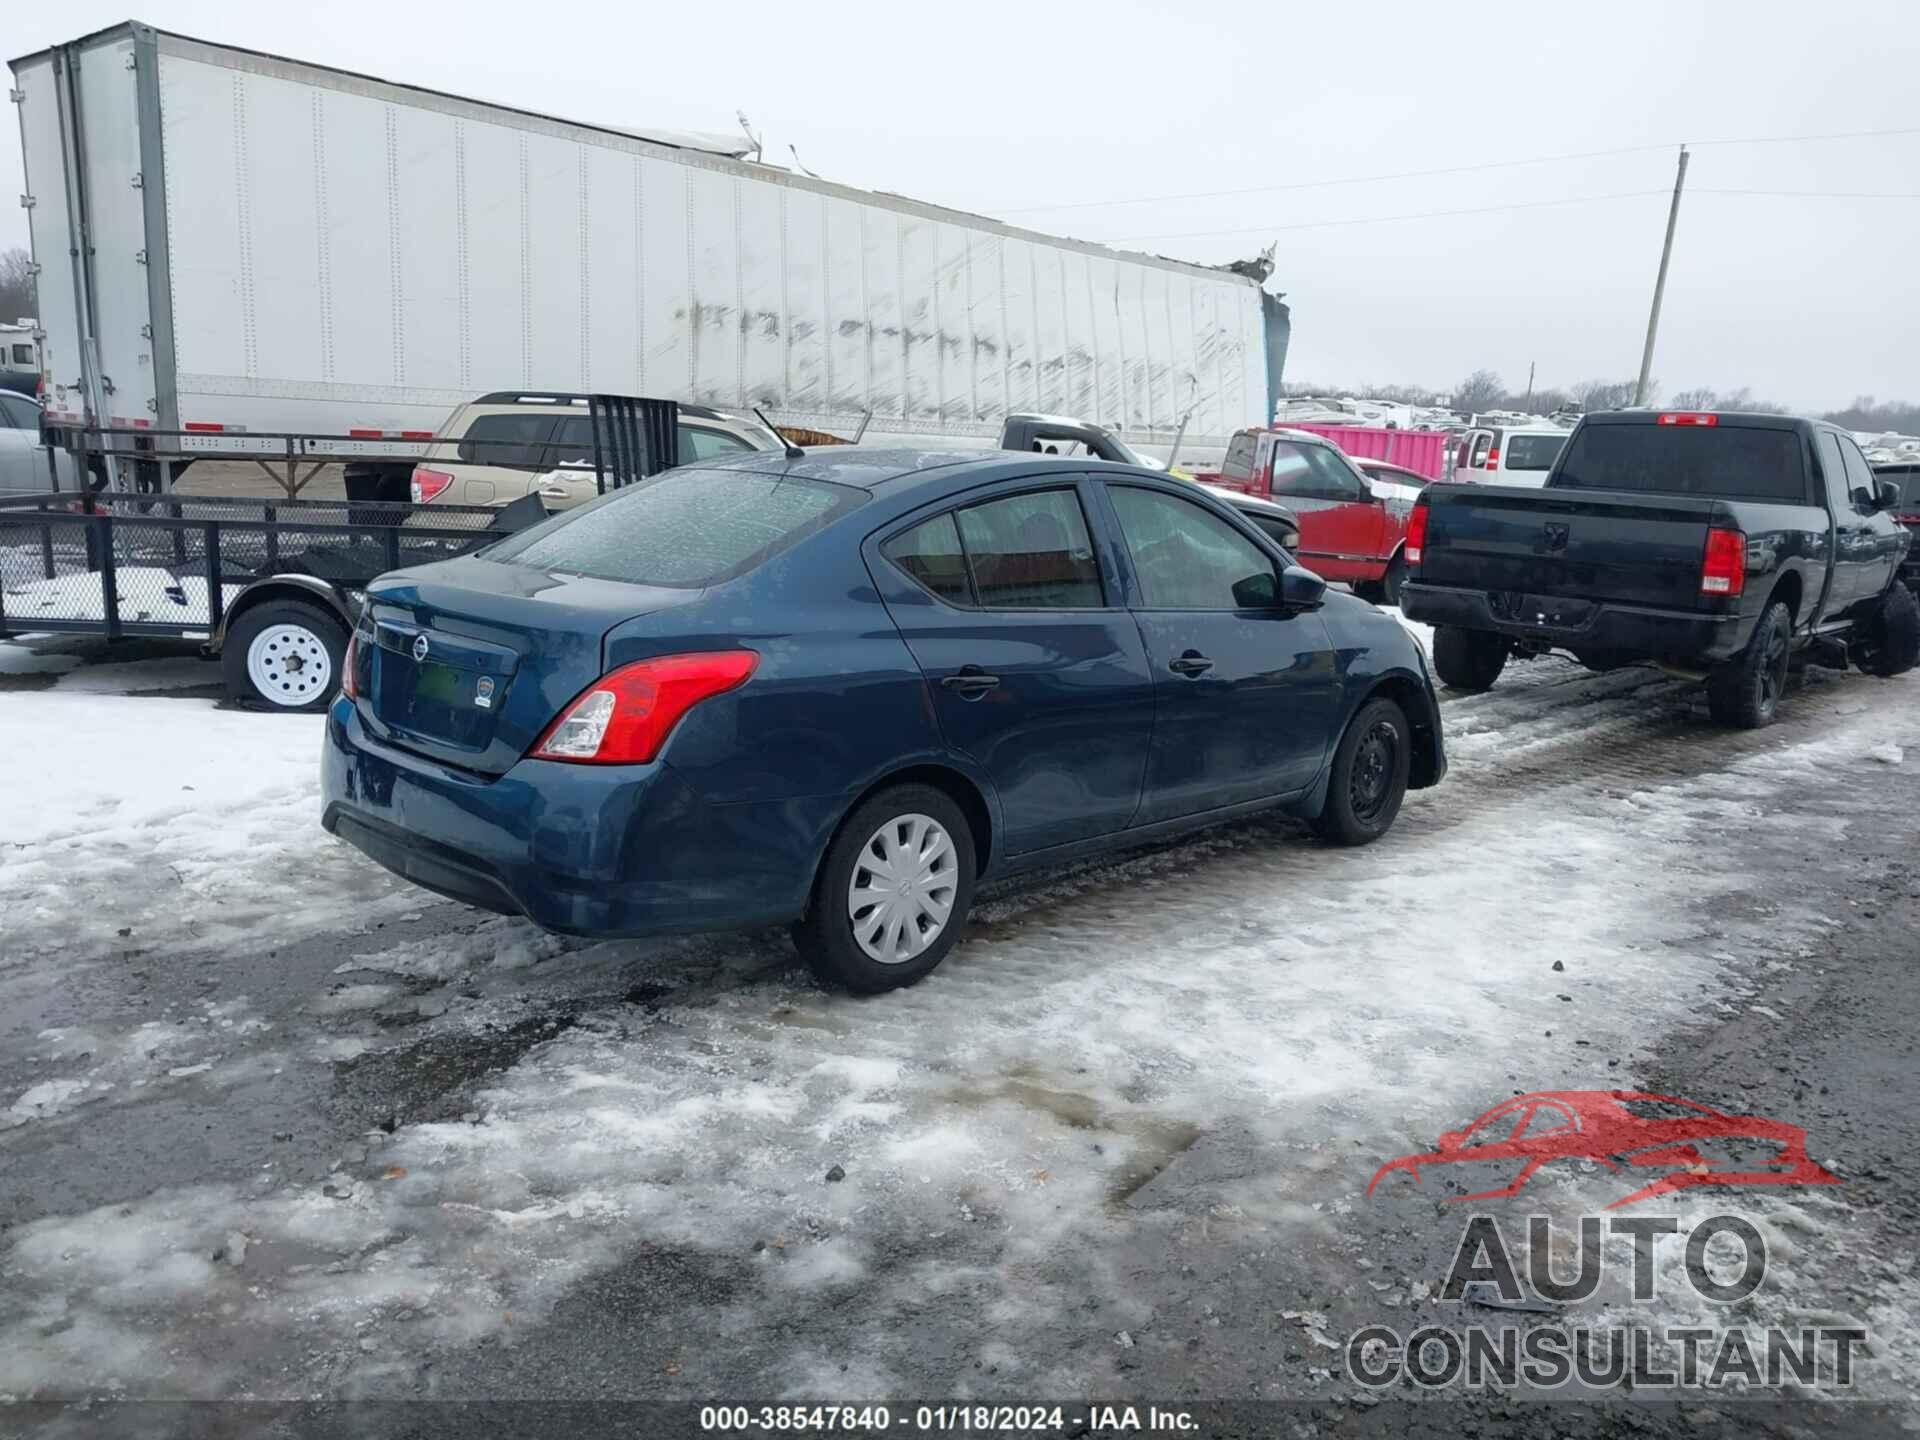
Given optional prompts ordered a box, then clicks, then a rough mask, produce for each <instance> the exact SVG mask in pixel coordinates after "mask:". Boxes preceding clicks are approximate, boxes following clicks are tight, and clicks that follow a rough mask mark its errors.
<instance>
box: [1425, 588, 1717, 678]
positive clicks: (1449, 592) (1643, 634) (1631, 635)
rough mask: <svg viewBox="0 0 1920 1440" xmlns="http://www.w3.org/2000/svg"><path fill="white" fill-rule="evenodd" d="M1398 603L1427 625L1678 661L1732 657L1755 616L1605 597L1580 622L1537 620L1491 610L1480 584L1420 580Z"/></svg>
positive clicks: (1550, 644)
mask: <svg viewBox="0 0 1920 1440" xmlns="http://www.w3.org/2000/svg"><path fill="white" fill-rule="evenodd" d="M1400 609H1401V612H1402V613H1403V614H1404V615H1406V617H1407V618H1408V619H1409V620H1418V621H1420V622H1421V623H1422V624H1426V625H1453V626H1457V627H1458V628H1460V629H1462V630H1481V631H1487V632H1490V633H1492V634H1495V635H1505V636H1507V637H1508V638H1510V639H1513V640H1520V641H1525V642H1527V643H1530V644H1533V645H1540V646H1552V647H1555V648H1558V649H1563V650H1573V651H1576V652H1578V651H1589V652H1598V651H1610V652H1616V653H1620V654H1626V655H1632V656H1637V657H1643V658H1645V659H1649V660H1669V661H1676V662H1681V663H1687V662H1701V661H1705V662H1709V663H1711V662H1715V661H1720V660H1727V659H1731V658H1732V657H1733V656H1735V655H1737V654H1739V653H1740V651H1741V650H1742V649H1743V648H1744V647H1745V646H1746V643H1747V638H1748V636H1749V634H1750V633H1751V631H1752V628H1753V621H1752V620H1751V619H1750V618H1748V617H1746V616H1743V615H1708V614H1702V613H1701V612H1699V611H1696V610H1655V609H1650V608H1643V607H1641V606H1636V605H1614V604H1609V603H1606V602H1604V601H1603V602H1600V603H1598V604H1595V605H1593V607H1592V608H1591V610H1589V611H1588V612H1587V613H1586V615H1585V617H1584V618H1583V620H1582V622H1581V623H1580V624H1578V625H1556V624H1552V623H1537V622H1535V621H1532V620H1527V619H1521V618H1518V617H1514V618H1508V617H1506V616H1502V615H1498V614H1495V613H1494V609H1493V606H1492V603H1491V599H1490V597H1489V596H1488V594H1487V592H1485V591H1484V590H1464V589H1459V588H1456V587H1454V586H1451V585H1422V584H1420V583H1419V582H1418V581H1409V582H1408V583H1407V584H1406V585H1404V586H1402V587H1401V590H1400Z"/></svg>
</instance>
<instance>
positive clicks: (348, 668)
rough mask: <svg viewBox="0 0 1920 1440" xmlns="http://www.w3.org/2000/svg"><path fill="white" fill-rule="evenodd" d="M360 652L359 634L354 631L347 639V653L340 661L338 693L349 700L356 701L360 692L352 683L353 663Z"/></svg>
mask: <svg viewBox="0 0 1920 1440" xmlns="http://www.w3.org/2000/svg"><path fill="white" fill-rule="evenodd" d="M359 651H360V632H359V631H357V630H356V631H354V633H353V634H351V635H349V636H348V637H347V653H346V655H345V656H344V657H343V658H342V659H341V661H340V693H341V694H342V695H344V696H346V697H347V699H349V700H358V699H359V698H360V691H359V688H358V687H357V686H355V685H354V683H353V662H354V660H355V659H356V658H357V656H358V655H359Z"/></svg>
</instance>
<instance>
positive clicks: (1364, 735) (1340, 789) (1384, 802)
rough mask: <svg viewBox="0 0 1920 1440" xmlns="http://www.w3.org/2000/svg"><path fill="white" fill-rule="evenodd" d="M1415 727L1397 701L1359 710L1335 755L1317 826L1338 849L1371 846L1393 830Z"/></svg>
mask: <svg viewBox="0 0 1920 1440" xmlns="http://www.w3.org/2000/svg"><path fill="white" fill-rule="evenodd" d="M1412 760H1413V727H1412V726H1411V725H1409V724H1408V723H1407V716H1406V712H1405V711H1403V710H1402V709H1401V708H1400V707H1399V706H1398V705H1396V704H1394V703H1393V701H1391V700H1388V699H1385V698H1381V699H1377V700H1369V701H1368V702H1367V703H1366V704H1364V705H1362V706H1361V707H1360V712H1359V713H1358V714H1357V715H1355V716H1354V717H1353V719H1352V721H1351V722H1350V723H1349V724H1348V725H1347V733H1346V734H1344V735H1342V736H1341V737H1340V747H1339V749H1337V750H1335V751H1334V752H1333V771H1332V773H1331V774H1330V775H1329V776H1328V777H1327V798H1326V801H1325V803H1324V804H1323V805H1322V806H1321V808H1320V813H1319V814H1318V815H1317V816H1315V817H1314V821H1313V828H1314V830H1315V831H1317V832H1318V833H1319V835H1320V836H1321V838H1322V839H1325V840H1329V841H1331V842H1332V843H1334V844H1335V845H1371V844H1372V843H1373V842H1374V841H1375V840H1378V839H1379V838H1380V837H1381V836H1382V835H1384V834H1386V833H1387V831H1389V830H1391V829H1392V828H1393V820H1394V817H1395V816H1396V815H1398V814H1399V813H1400V802H1401V801H1402V800H1404V799H1406V795H1407V769H1408V766H1409V765H1410V764H1411V763H1412Z"/></svg>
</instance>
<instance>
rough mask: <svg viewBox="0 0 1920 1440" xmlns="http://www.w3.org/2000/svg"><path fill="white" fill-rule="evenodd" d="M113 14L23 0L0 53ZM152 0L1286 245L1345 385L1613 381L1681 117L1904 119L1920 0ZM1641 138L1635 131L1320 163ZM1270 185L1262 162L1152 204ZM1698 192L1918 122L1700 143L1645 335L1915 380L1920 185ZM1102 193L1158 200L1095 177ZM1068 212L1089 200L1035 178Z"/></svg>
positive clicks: (1837, 384)
mask: <svg viewBox="0 0 1920 1440" xmlns="http://www.w3.org/2000/svg"><path fill="white" fill-rule="evenodd" d="M128 9H129V6H128V4H127V0H111V3H108V4H95V3H91V0H67V3H65V4H62V5H58V6H44V5H36V6H27V5H24V4H12V5H9V6H8V7H7V12H8V13H7V14H6V15H5V17H4V18H0V48H4V50H5V52H6V54H7V55H8V56H9V57H11V56H16V55H20V54H23V53H26V52H29V51H32V50H35V49H38V48H40V47H42V46H45V45H47V44H51V43H55V42H59V41H64V40H69V39H73V38H76V37H77V36H79V35H80V34H82V33H85V32H86V31H88V30H92V29H96V28H100V27H102V26H106V25H109V24H113V23H115V22H117V21H120V20H123V19H126V18H127V10H128ZM144 10H145V13H144V14H142V15H140V16H139V17H138V18H141V19H144V20H146V21H148V22H149V23H152V24H154V25H157V26H160V27H162V28H164V29H172V30H177V31H180V32H183V33H185V34H188V35H194V36H198V37H200V38H203V39H208V40H215V41H222V42H226V43H230V44H235V45H244V46H249V47H252V48H256V49H261V50H268V51H272V52H275V53H279V54H283V55H289V56H293V57H295V58H298V59H302V60H309V61H314V62H316V63H320V64H328V65H336V66H340V67H343V68H345V69H350V70H359V71H364V72H367V73H370V74H373V75H377V76H381V77H383V78H388V79H393V80H399V81H405V82H410V83H414V84H421V85H426V86H430V87H432V88H435V89H442V90H448V91H452V92H454V93H456V94H463V95H470V96H474V97H476V98H481V99H490V100H498V101H502V102H504V103H508V104H512V105H516V106H521V107H523V108H528V109H535V110H543V111H547V112H549V113H552V114H555V115H559V116H563V117H566V118H569V119H578V120H584V121H589V122H605V123H608V124H616V125H620V124H627V125H632V124H642V125H644V124H651V125H656V126H670V127H671V126H679V127H683V128H696V129H705V130H716V131H724V130H731V129H733V128H734V123H735V122H734V112H735V111H736V110H737V109H744V110H745V111H746V112H747V114H748V116H749V117H750V118H751V119H752V121H753V122H754V124H755V126H756V128H758V129H760V130H762V131H763V132H764V134H765V137H766V139H767V142H768V143H767V153H768V158H769V159H777V160H781V161H786V160H788V159H789V156H788V152H787V146H788V145H789V144H793V145H795V146H797V147H798V149H799V153H800V158H801V159H802V160H803V161H804V162H805V163H806V165H807V166H808V167H809V168H810V169H812V170H815V171H817V172H819V173H820V174H822V175H825V176H827V177H828V178H830V179H835V180H840V181H844V182H847V183H849V184H854V185H860V186H866V187H871V188H875V189H885V190H893V191H897V192H899V193H901V194H904V195H909V196H912V197H914V198H916V199H921V200H928V201H933V202H937V203H942V204H949V205H954V206H958V207H960V208H963V209H968V210H976V211H980V212H983V213H986V214H989V215H994V216H998V217H1000V218H1002V219H1005V220H1008V221H1010V222H1013V223H1017V224H1021V225H1026V226H1030V227H1032V228H1035V229H1040V230H1046V231H1050V232H1053V233H1059V234H1068V235H1074V236H1078V237H1080V238H1083V239H1088V240H1098V241H1108V242H1115V243H1119V242H1125V243H1126V244H1127V245H1128V246H1129V247H1131V248H1140V249H1148V250H1153V251H1156V252H1158V253H1162V254H1167V255H1173V256H1178V257H1180V258H1183V259H1190V260H1197V261H1202V262H1218V261H1223V260H1228V259H1232V258H1235V257H1238V256H1242V255H1248V254H1251V253H1253V252H1254V251H1255V250H1257V249H1259V248H1260V247H1262V246H1264V245H1266V244H1268V243H1270V242H1272V241H1275V240H1277V241H1278V242H1279V253H1278V260H1277V266H1276V270H1275V274H1274V278H1273V279H1272V281H1270V282H1269V288H1271V289H1275V290H1279V291H1283V292H1285V294H1286V296H1287V299H1288V301H1289V303H1291V305H1292V306H1293V321H1294V332H1293V333H1294V340H1293V351H1292V354H1291V356H1290V357H1289V360H1288V365H1287V378H1288V379H1289V380H1303V379H1304V380H1319V381H1325V382H1329V383H1337V384H1343V385H1349V386H1358V385H1361V384H1364V383H1368V382H1379V383H1386V382H1392V381H1398V382H1403V383H1415V384H1425V385H1432V386H1436V387H1447V386H1451V385H1452V384H1454V383H1455V382H1456V381H1458V380H1459V379H1460V378H1461V377H1463V376H1464V375H1466V374H1467V373H1468V372H1469V371H1471V370H1474V369H1476V368H1479V367H1481V366H1486V367H1490V368H1492V369H1494V370H1496V371H1498V372H1499V373H1500V375H1501V376H1502V377H1503V378H1505V379H1506V380H1508V381H1509V382H1510V383H1512V384H1515V385H1516V386H1517V385H1524V383H1525V381H1526V376H1527V366H1528V364H1529V362H1537V364H1538V366H1539V384H1540V385H1541V386H1543V387H1545V386H1555V385H1566V384H1569V383H1572V382H1574V381H1578V380H1581V379H1585V378H1590V377H1596V376H1604V377H1617V376H1630V375H1631V374H1632V373H1633V372H1634V371H1635V370H1636V369H1637V367H1638V364H1639V357H1640V345H1641V341H1642V338H1643V334H1644V327H1645V325H1646V318H1647V304H1648V300H1649V298H1650V296H1651V291H1652V286H1653V277H1654V270H1655V266H1656V264H1657V261H1658V258H1659V246H1660V234H1661V229H1662V226H1663V224H1664V222H1665V213H1666V204H1667V199H1666V192H1667V191H1668V190H1670V188H1671V186H1672V183H1673V168H1674V152H1673V149H1672V148H1671V144H1672V142H1676V141H1680V140H1688V141H1693V142H1706V141H1713V140H1727V139H1735V138H1743V137H1753V136H1788V135H1807V134H1820V135H1825V134H1831V133H1834V132H1851V131H1863V130H1885V129H1897V128H1908V129H1910V130H1913V131H1915V132H1920V106H1916V104H1915V90H1914V85H1913V80H1912V67H1913V62H1914V57H1915V56H1916V55H1920V0H1820V3H1812V0H1748V3H1744V4H1742V3H1726V4H1717V3H1689V0H1668V3H1660V4H1639V3H1632V0H1614V3H1610V4H1607V5H1604V6H1594V5H1587V6H1543V5H1540V4H1538V3H1530V0H1529V3H1457V4H1453V5H1434V4H1431V3H1427V0H1373V3H1371V4H1368V5H1364V6H1351V5H1325V4H1315V5H1307V4H1285V3H1282V4H1274V3H1270V0H1269V3H1256V0H1211V3H1208V4H1203V5H1191V6H1168V5H1165V4H1135V3H1130V0H1107V3H1102V4H1100V5H1097V6H1095V5H1087V6H1067V5H1049V4H1046V3H1039V4H1035V3H1032V0H1028V3H1024V4H1006V3H1000V0H976V3H972V4H969V5H965V6H932V7H916V6H902V5H898V4H886V5H875V6H871V7H868V6H854V5H841V6H835V5H833V4H830V3H829V4H794V3H792V0H778V3H765V0H728V3H725V4H723V5H719V6H711V5H673V4H643V5H628V4H612V3H600V4H574V5H563V4H550V5H546V6H528V5H527V4H525V3H524V0H516V3H513V4H503V3H494V0H471V3H465V4H462V5H460V6H458V7H448V6H445V5H442V4H426V3H422V4H408V3H394V0H387V3H383V4H372V3H365V0H331V3H329V4H327V5H324V6H314V7H291V6H286V7H281V6H263V5H260V4H257V3H241V0H151V3H149V4H147V5H146V6H145V7H144ZM453 16H457V19H454V18H449V17H453ZM1631 146H1647V147H1653V148H1648V149H1644V150H1640V151H1637V152H1636V153H1631V154H1618V155H1609V156H1605V157H1598V158H1588V159H1579V160H1562V161H1558V162H1555V163H1550V164H1536V165H1526V166H1516V167H1502V168H1485V169H1478V170H1470V171H1465V172H1463V173H1457V174H1451V175H1443V176H1428V177H1425V178H1416V179H1402V180H1394V181H1376V182H1371V183H1364V184H1341V185H1331V186H1311V187H1310V182H1317V181H1325V180H1346V179H1350V178H1353V177H1366V176H1380V175H1385V174H1395V173H1400V172H1405V171H1427V170H1434V169H1438V168H1441V167H1464V166H1483V165H1488V164H1489V163H1490V162H1501V161H1510V160H1525V159H1529V158H1532V157H1539V156H1560V155H1568V154H1572V153H1576V152H1587V151H1596V150H1607V151H1612V150H1618V149H1621V148H1624V147H1631ZM1254 187H1272V188H1266V189H1264V190H1259V191H1257V192H1256V193H1246V194H1237V195H1229V196H1215V197H1213V198H1206V199H1186V200H1157V201H1152V202H1149V201H1146V200H1142V199H1140V197H1160V196H1168V195H1185V194H1190V193H1192V192H1212V191H1223V190H1252V189H1253V188H1254ZM1279 187H1293V188H1279ZM21 188H22V183H21V178H20V157H19V147H18V145H17V143H9V144H7V145H5V146H4V147H0V194H4V195H5V196H6V197H7V200H6V204H5V207H4V208H0V246H11V245H24V244H25V243H26V223H25V214H24V212H23V211H21V210H19V209H17V208H15V206H14V202H13V200H12V197H13V196H14V195H16V194H18V193H19V191H20V190H21ZM1713 190H1768V191H1793V192H1810V191H1811V192H1864V193H1873V194H1885V193H1896V192H1897V193H1902V194H1906V195H1915V194H1920V133H1908V134H1905V135H1894V136H1885V137H1882V138H1875V139H1854V140H1842V141H1828V142H1823V143H1792V144H1768V145H1746V144H1741V145H1722V144H1713V145H1709V144H1704V143H1701V144H1699V145H1698V148H1697V149H1696V151H1695V153H1694V156H1693V162H1692V166H1691V170H1690V173H1689V175H1688V195H1687V198H1686V200H1685V202H1684V204H1683V206H1682V211H1681V216H1680V229H1679V236H1678V240H1677V243H1676V246H1675V251H1674V261H1673V270H1672V274H1671V276H1670V279H1669V281H1668V291H1667V304H1666V311H1665V315H1664V317H1663V320H1662V323H1661V333H1660V348H1659V352H1658V354H1657V356H1656V359H1655V365H1654V373H1655V375H1656V376H1657V377H1658V378H1659V379H1660V381H1661V382H1662V384H1663V385H1664V387H1665V388H1666V389H1667V390H1668V391H1669V392H1670V391H1672V390H1674V389H1677V388H1682V387H1688V386H1694V385H1713V386H1717V387H1720V388H1731V387H1735V386H1740V385H1748V386H1751V387H1753V389H1754V391H1755V393H1756V396H1757V397H1758V398H1763V399H1775V400H1780V401H1785V402H1789V403H1792V404H1795V405H1797V406H1799V407H1801V408H1803V409H1826V408H1831V407H1834V406H1838V405H1843V404H1846V403H1848V402H1849V401H1850V400H1852V398H1853V397H1854V396H1856V395H1859V394H1865V393H1873V394H1877V395H1879V396H1880V397H1881V398H1883V399H1884V398H1889V397H1894V396H1898V397H1903V398H1906V399H1910V400H1914V399H1920V345H1917V344H1916V340H1915V337H1916V334H1917V333H1920V264H1917V263H1916V254H1917V253H1920V243H1917V238H1920V199H1913V198H1908V199H1864V198H1841V197H1840V196H1839V195H1837V194H1831V193H1829V194H1826V195H1824V196H1823V197H1822V198H1807V197H1806V196H1805V195H1804V193H1801V194H1797V195H1795V196H1792V197H1784V198H1783V197H1779V196H1771V195H1769V196H1757V195H1729V194H1712V193H1709V192H1710V191H1713ZM1632 192H1652V193H1644V194H1632ZM1623 193H1625V194H1629V195H1630V198H1615V199H1602V200H1592V201H1584V202H1583V203H1568V204H1552V205H1546V204H1540V203H1538V202H1546V201H1554V202H1558V201H1574V200H1580V199H1582V197H1590V196H1619V195H1622V194H1623ZM1115 200H1134V201H1138V202H1139V203H1127V204H1102V205H1093V206H1090V205H1087V204H1086V202H1102V201H1115ZM1523 203H1524V204H1529V205H1533V206H1534V207H1535V208H1531V209H1512V210H1501V211H1497V212H1494V213H1479V214H1459V215H1434V214H1431V212H1434V211H1446V210H1456V211H1458V210H1484V209H1485V208H1486V207H1493V206H1510V205H1515V204H1523ZM1058 206H1073V207H1076V208H1065V209H1052V208H1043V207H1058ZM1416 214H1417V215H1423V216H1426V217H1427V218H1421V219H1401V220H1391V221H1386V222H1384V223H1368V224H1352V225H1328V224H1326V223H1324V222H1329V221H1349V220H1363V219H1373V218H1375V217H1383V216H1405V215H1416ZM1289 227H1291V228H1289ZM1302 227H1312V228H1302ZM1227 231H1231V232H1235V233H1218V232H1227Z"/></svg>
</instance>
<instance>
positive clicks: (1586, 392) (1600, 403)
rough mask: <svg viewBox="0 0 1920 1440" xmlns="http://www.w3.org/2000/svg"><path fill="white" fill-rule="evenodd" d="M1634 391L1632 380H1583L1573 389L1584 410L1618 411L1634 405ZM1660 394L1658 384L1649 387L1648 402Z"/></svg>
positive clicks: (1574, 395)
mask: <svg viewBox="0 0 1920 1440" xmlns="http://www.w3.org/2000/svg"><path fill="white" fill-rule="evenodd" d="M1633 391H1634V382H1633V381H1631V380H1582V381H1581V382H1580V383H1579V384H1578V385H1575V386H1574V387H1573V398H1574V399H1575V400H1577V401H1579V402H1580V408H1581V409H1582V410H1586V411H1594V410H1618V409H1620V408H1621V407H1622V406H1624V405H1631V404H1632V403H1633ZM1659 393H1660V386H1659V384H1658V382H1655V383H1652V384H1649V385H1648V386H1647V399H1648V400H1652V399H1653V398H1654V396H1656V395H1658V394H1659Z"/></svg>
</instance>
